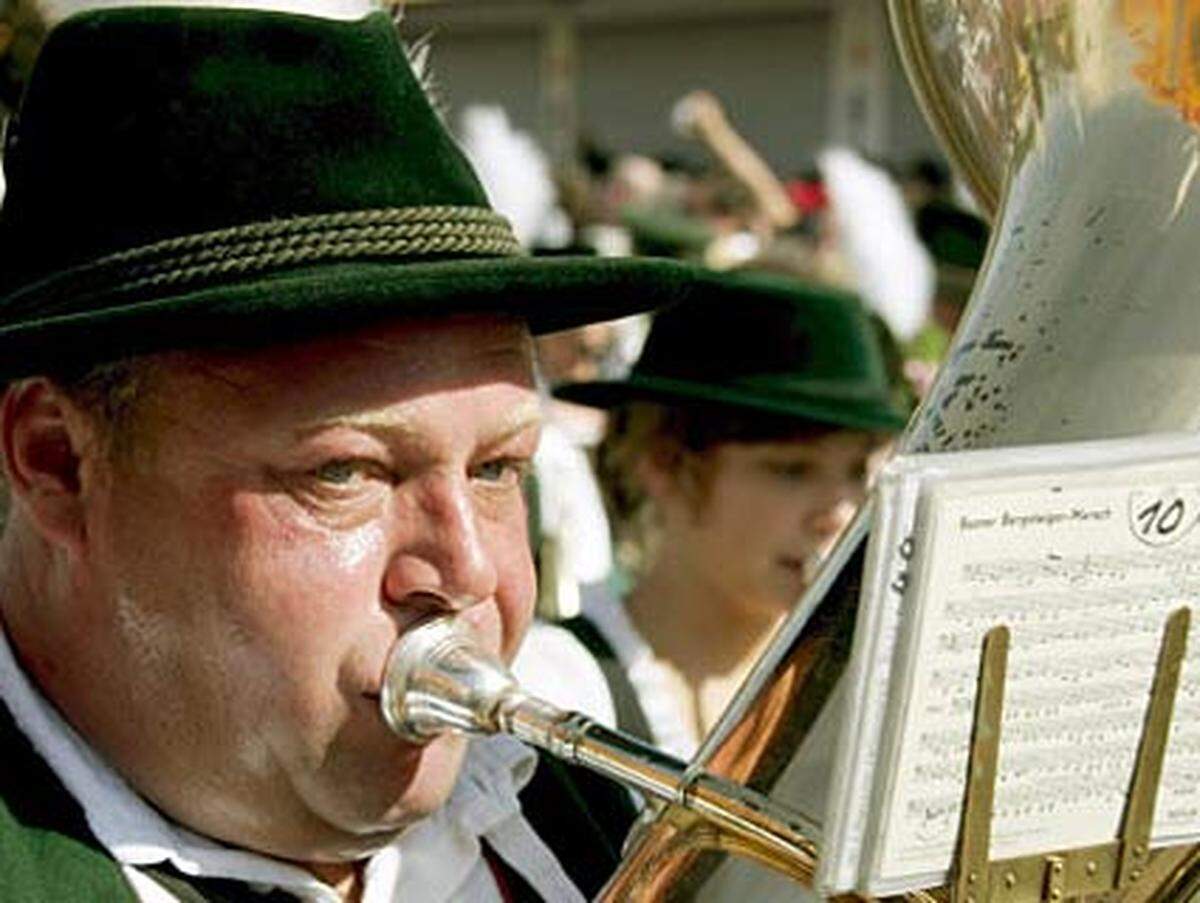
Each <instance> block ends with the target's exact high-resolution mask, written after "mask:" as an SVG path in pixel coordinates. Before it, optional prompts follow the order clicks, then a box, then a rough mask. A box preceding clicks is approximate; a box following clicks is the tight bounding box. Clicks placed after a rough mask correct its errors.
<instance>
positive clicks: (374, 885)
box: [0, 629, 583, 903]
mask: <svg viewBox="0 0 1200 903" xmlns="http://www.w3.org/2000/svg"><path fill="white" fill-rule="evenodd" d="M0 698H3V700H4V702H5V703H7V705H8V708H9V709H10V710H11V712H12V715H13V719H14V721H15V722H16V724H17V727H18V728H19V729H20V730H21V732H22V733H23V734H25V736H26V737H27V738H28V739H29V741H30V743H31V744H32V745H33V747H34V749H35V750H36V751H37V753H38V754H39V755H40V756H41V757H42V758H43V759H44V760H45V761H46V763H47V764H48V765H49V766H50V768H51V769H52V770H53V771H54V772H55V774H56V775H57V776H58V778H59V780H61V781H62V783H63V785H64V786H65V787H66V789H67V790H68V791H69V792H70V793H71V795H72V796H73V797H74V798H75V799H76V800H77V801H78V802H79V804H80V806H81V807H82V808H83V811H84V815H85V817H86V818H87V822H88V826H89V827H90V828H91V830H92V833H93V834H95V836H96V839H97V840H98V841H99V842H100V843H101V844H102V845H103V846H104V847H105V849H107V850H108V851H109V853H110V854H111V855H112V856H113V858H114V859H116V860H117V861H118V862H120V863H122V864H124V865H127V866H138V865H151V864H155V863H159V862H170V863H171V864H172V865H173V866H174V867H175V868H176V869H178V870H179V871H180V872H182V873H183V874H185V875H194V876H206V877H217V878H232V879H235V880H239V881H245V882H247V883H249V884H251V885H255V886H262V887H264V888H269V887H278V888H281V889H283V890H286V891H289V892H291V893H294V894H296V895H297V896H299V897H300V898H301V899H303V900H311V901H325V900H337V899H338V898H337V897H336V895H334V894H333V891H332V890H331V889H330V888H329V887H328V886H327V885H324V884H322V883H321V882H320V881H318V880H317V879H316V877H314V876H313V875H312V874H310V873H309V872H307V871H305V870H303V869H301V868H299V867H297V866H294V865H289V864H287V863H284V862H280V861H279V860H275V859H271V858H270V857H267V856H262V855H259V854H257V853H252V852H249V851H246V850H239V849H236V848H232V847H228V846H225V845H223V844H220V843H217V842H216V841H214V840H211V839H209V838H207V837H204V836H202V835H200V834H197V833H195V832H193V831H189V830H188V829H186V828H183V827H181V826H179V825H176V824H174V823H173V822H171V821H169V820H168V819H166V818H165V817H164V816H163V815H161V814H160V813H159V812H158V811H157V810H156V809H154V808H153V807H152V806H150V805H149V804H148V803H147V802H145V800H143V799H142V798H141V797H140V796H139V795H138V794H137V793H136V792H135V791H134V790H133V788H131V787H130V786H129V785H128V784H127V783H126V782H125V781H124V780H123V779H122V778H121V777H120V775H118V774H117V773H116V772H115V771H114V770H113V769H112V768H111V767H110V766H109V765H108V764H107V763H106V762H105V761H104V760H103V759H102V758H101V757H100V756H99V755H98V754H97V753H96V751H95V750H93V749H92V748H91V747H90V746H89V745H88V744H87V742H86V741H84V739H83V738H82V737H80V735H79V734H78V733H77V732H76V731H75V730H74V729H73V728H72V727H71V726H70V725H69V724H68V723H67V722H66V721H65V720H64V719H63V717H62V716H61V715H60V714H59V713H58V711H57V710H56V709H55V708H54V707H53V706H52V705H51V704H50V703H49V701H48V700H46V698H45V697H43V696H42V695H41V693H40V692H39V691H38V690H37V688H36V687H34V686H33V685H32V684H31V683H30V681H29V678H28V677H27V676H26V674H25V672H24V671H23V670H22V669H21V667H20V666H19V665H18V664H17V661H16V659H15V657H14V655H13V652H12V649H11V647H10V646H9V643H8V640H7V637H6V636H5V634H4V631H3V630H2V629H0ZM536 759H537V756H536V754H535V753H534V752H533V751H532V750H530V749H529V748H527V747H525V746H523V745H522V744H520V743H518V742H517V741H516V740H513V739H511V738H509V737H501V736H497V737H486V738H482V739H476V740H474V741H472V743H471V744H470V746H469V748H468V752H467V756H466V761H465V764H464V766H463V770H462V774H461V775H460V777H459V781H458V783H457V785H456V786H455V789H454V791H453V793H452V794H451V797H450V799H449V801H448V802H447V804H446V805H445V806H443V807H442V808H441V809H440V810H438V811H437V812H436V813H434V814H433V815H432V816H430V817H429V818H427V819H424V820H422V821H421V822H419V823H417V824H416V825H414V826H413V827H412V828H410V829H409V830H407V831H405V832H404V834H403V835H402V836H401V837H399V838H398V839H397V840H396V841H395V842H394V843H393V844H391V845H389V846H388V847H385V848H384V849H383V850H381V851H380V852H378V853H376V854H375V855H374V856H373V857H372V858H371V860H370V862H369V863H368V865H367V870H366V891H365V894H364V903H374V901H384V900H393V899H421V900H427V901H431V903H432V901H433V900H434V898H433V897H431V893H433V892H434V889H437V890H440V891H444V893H445V896H444V897H443V898H441V899H446V900H449V899H451V898H452V897H453V895H454V894H455V889H456V888H460V887H461V886H462V884H463V882H466V881H471V880H472V876H475V878H474V880H475V881H476V883H478V880H479V878H478V876H479V875H481V874H486V866H485V865H482V860H481V857H480V837H486V839H487V840H488V841H489V843H490V844H491V845H492V846H493V848H495V849H496V851H497V853H498V854H499V855H500V856H501V857H502V858H504V859H505V860H506V861H507V862H509V864H510V865H512V866H513V867H514V868H515V869H517V871H519V872H520V873H521V874H522V875H523V876H524V877H525V878H526V880H528V881H530V883H531V884H532V885H533V886H534V887H535V889H538V890H539V891H540V892H542V893H543V895H544V896H546V897H547V899H556V900H560V899H561V900H577V901H582V899H583V898H582V896H581V895H580V894H579V892H578V891H577V890H576V889H575V887H574V885H572V884H571V882H570V880H569V879H568V878H567V876H566V874H565V872H563V871H562V868H561V866H560V865H559V864H558V862H557V860H555V859H554V857H553V854H551V853H550V851H549V850H548V849H547V848H546V847H545V845H544V844H542V842H541V840H540V839H539V838H537V836H536V834H534V833H533V830H532V828H531V827H530V826H529V824H528V822H526V821H525V819H524V817H523V816H522V815H521V812H520V804H519V802H518V800H517V793H518V792H519V791H520V790H521V788H523V787H524V786H525V784H527V783H528V782H529V780H530V778H531V777H532V776H533V772H534V770H535V768H536V766H537V762H536ZM402 864H403V867H401V866H402ZM550 894H553V895H554V896H551V895H550Z"/></svg>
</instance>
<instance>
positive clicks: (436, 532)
mask: <svg viewBox="0 0 1200 903" xmlns="http://www.w3.org/2000/svg"><path fill="white" fill-rule="evenodd" d="M400 516H401V517H404V518H411V519H412V520H411V522H410V523H407V524H404V525H402V527H401V530H402V531H403V533H404V534H405V535H406V540H407V541H405V542H403V543H402V547H401V548H400V549H398V550H397V551H396V553H395V554H393V556H392V558H391V561H390V562H389V565H388V572H387V575H386V578H385V591H386V593H387V596H388V598H389V599H392V600H394V601H398V602H399V601H403V600H404V599H405V598H406V597H410V596H412V595H414V594H424V593H432V594H434V595H437V596H440V597H442V598H443V599H445V600H446V604H447V605H448V606H450V607H453V608H455V609H461V608H466V607H469V606H471V605H474V604H476V603H478V602H482V601H484V600H486V599H489V598H491V597H492V596H493V595H494V594H495V592H496V587H497V583H498V573H497V569H496V563H495V561H493V559H492V556H491V554H490V553H489V551H488V545H487V543H486V542H485V534H484V525H481V523H480V518H479V515H478V513H477V512H476V510H475V507H474V504H473V501H472V497H471V487H470V484H469V481H468V479H467V478H466V477H465V476H464V477H461V478H458V477H454V476H449V475H438V476H434V477H430V478H428V479H426V480H424V481H423V482H422V485H420V487H419V488H418V489H417V491H416V492H415V494H414V497H413V498H412V499H411V503H410V504H407V505H405V507H404V508H403V509H402V511H401V514H400Z"/></svg>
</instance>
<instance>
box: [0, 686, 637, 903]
mask: <svg viewBox="0 0 1200 903" xmlns="http://www.w3.org/2000/svg"><path fill="white" fill-rule="evenodd" d="M521 802H522V808H523V809H524V810H525V814H526V818H528V819H529V821H530V823H531V824H532V825H533V827H534V829H535V830H536V831H537V832H538V833H539V834H540V835H541V836H542V837H543V838H546V840H547V842H548V843H549V845H550V847H551V849H553V850H554V852H555V854H556V855H557V856H558V857H559V860H560V861H561V862H562V863H563V865H564V866H565V867H566V869H567V871H568V873H569V874H570V875H571V877H572V879H573V880H574V881H575V882H576V884H577V885H578V886H579V888H580V890H582V891H583V892H584V893H585V894H586V895H588V896H591V895H592V894H594V893H596V892H597V891H598V890H599V889H600V886H601V885H602V884H603V883H604V881H605V880H606V879H607V877H608V876H609V874H611V872H612V870H613V869H614V868H615V866H616V864H617V862H618V861H619V858H620V846H621V841H622V840H623V839H624V836H625V832H626V831H627V830H628V828H629V826H630V824H631V823H632V821H633V817H634V812H633V809H632V807H631V805H630V803H629V798H628V796H627V795H626V794H625V791H624V790H623V789H622V788H620V787H618V786H616V785H614V784H609V783H608V782H606V781H604V780H602V779H600V778H598V777H596V776H595V775H592V774H590V773H588V772H583V771H580V770H578V769H575V768H573V767H570V766H565V765H562V764H561V763H558V762H555V761H553V760H550V759H548V758H543V759H541V760H540V761H539V764H538V768H537V771H536V772H535V773H534V777H533V780H532V781H531V782H530V784H529V786H527V787H526V788H525V790H524V791H523V792H522V793H521ZM142 871H144V872H145V873H146V874H148V875H150V876H151V877H152V878H153V879H154V880H155V881H157V882H158V883H160V884H162V885H163V886H164V887H166V888H167V889H168V890H170V891H171V893H173V894H174V895H175V897H176V898H178V899H179V900H180V901H181V903H275V901H285V900H292V899H293V898H292V897H291V895H290V894H285V893H283V892H275V893H272V894H268V895H265V896H264V895H263V894H260V893H257V892H254V891H250V890H248V889H246V888H244V887H243V886H241V885H239V884H237V883H236V882H233V881H226V880H220V879H205V880H202V881H196V880H195V879H187V880H186V881H185V880H184V877H183V876H182V875H181V874H179V873H178V872H175V871H174V870H173V869H171V868H170V866H168V865H165V864H164V865H162V866H158V867H154V868H143V869H142ZM507 880H508V882H509V885H510V891H511V892H512V896H513V897H514V899H515V900H516V901H519V903H525V901H533V900H536V899H538V898H537V895H536V894H534V893H533V891H532V890H530V889H528V888H527V887H525V886H524V883H523V881H522V880H521V878H520V877H519V876H518V875H517V874H516V873H515V872H512V873H511V874H508V875H507ZM0 900H2V901H4V903H75V901H80V903H83V901H86V903H138V901H137V896H136V895H135V894H134V891H133V889H132V888H131V887H130V886H129V883H128V881H127V880H126V879H125V876H124V873H123V872H122V871H121V867H120V865H118V864H117V862H115V861H114V860H113V859H112V857H111V856H110V855H109V854H108V852H107V851H106V850H104V848H103V847H102V846H101V844H100V842H99V841H98V840H97V839H96V837H95V836H94V835H93V834H92V832H91V829H90V828H89V827H88V824H87V819H86V818H85V817H84V814H83V809H82V808H81V807H80V806H79V804H78V803H77V802H76V801H75V798H74V797H72V796H71V794H70V792H69V791H67V789H66V788H65V787H63V785H62V783H61V782H60V781H59V780H58V778H57V776H55V774H54V773H53V771H51V770H50V767H49V766H48V765H47V764H46V763H45V762H44V761H43V760H42V758H41V757H40V756H39V755H38V754H37V753H36V752H35V751H34V749H33V747H32V746H31V745H30V743H29V741H28V740H27V739H26V738H25V735H24V734H22V733H21V731H20V730H19V729H18V728H17V726H16V724H14V723H13V720H12V716H11V715H10V713H9V711H8V708H7V707H6V706H5V705H4V704H3V703H0Z"/></svg>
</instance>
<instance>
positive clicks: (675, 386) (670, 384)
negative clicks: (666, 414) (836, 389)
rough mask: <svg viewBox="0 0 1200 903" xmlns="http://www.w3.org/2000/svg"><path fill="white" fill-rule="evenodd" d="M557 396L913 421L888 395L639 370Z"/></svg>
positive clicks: (843, 423) (868, 426)
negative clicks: (806, 390) (838, 394)
mask: <svg viewBox="0 0 1200 903" xmlns="http://www.w3.org/2000/svg"><path fill="white" fill-rule="evenodd" d="M554 395H555V397H557V398H561V399H563V400H564V401H573V402H575V403H576V404H583V405H588V406H589V407H595V408H604V409H608V408H614V407H616V406H618V405H621V404H626V403H628V402H633V401H649V402H654V403H656V404H667V405H680V404H703V405H706V406H712V407H717V408H737V409H742V410H753V411H759V412H762V413H764V414H773V415H782V416H785V417H794V418H796V420H798V421H804V422H806V423H818V424H827V425H830V426H835V427H844V428H846V429H855V430H866V431H868V432H885V433H896V432H900V431H901V430H903V429H904V427H905V425H906V423H907V419H906V418H905V417H904V416H903V415H901V414H900V413H899V412H898V411H897V410H896V409H895V408H894V407H893V406H892V405H891V404H889V403H888V402H887V401H886V400H883V399H876V398H868V399H864V398H851V397H847V398H837V399H831V398H828V397H821V396H818V395H805V394H803V393H801V392H794V391H789V392H787V393H786V394H784V393H778V394H776V393H768V392H764V391H759V390H754V389H749V388H745V387H740V386H736V385H718V384H713V383H702V382H692V381H685V380H677V379H664V378H661V377H654V376H641V375H638V374H636V373H635V374H632V375H630V377H629V378H628V379H625V380H595V381H592V382H579V383H566V384H564V385H561V386H558V387H557V388H555V389H554Z"/></svg>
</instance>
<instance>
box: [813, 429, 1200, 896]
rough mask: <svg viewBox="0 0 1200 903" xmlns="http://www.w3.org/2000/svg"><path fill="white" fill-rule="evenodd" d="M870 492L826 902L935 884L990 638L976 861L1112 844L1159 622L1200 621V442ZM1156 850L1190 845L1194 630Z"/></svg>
mask: <svg viewBox="0 0 1200 903" xmlns="http://www.w3.org/2000/svg"><path fill="white" fill-rule="evenodd" d="M876 492H877V498H876V510H877V512H878V513H879V517H878V519H877V522H876V528H875V532H873V534H872V537H871V548H870V549H869V551H868V564H867V573H866V574H865V575H864V588H863V597H862V602H861V605H860V613H859V623H858V626H857V632H856V635H855V648H854V653H853V656H852V659H851V664H850V668H849V670H848V675H847V678H846V679H847V680H848V681H849V682H850V686H849V687H847V688H846V691H847V694H848V696H849V698H850V699H852V700H853V701H854V704H853V705H852V706H851V707H850V708H849V709H848V710H847V715H846V722H847V723H845V724H843V728H842V736H841V741H840V746H839V753H838V756H837V757H836V759H835V773H834V779H833V785H832V786H833V789H832V792H831V809H830V812H829V813H827V819H826V822H827V825H826V841H827V844H826V848H825V849H823V851H822V859H823V862H822V874H821V876H820V878H819V880H820V881H821V882H822V886H823V887H824V889H825V890H827V891H834V890H837V891H846V890H859V891H866V892H869V893H874V894H883V893H893V892H897V891H899V890H903V889H912V888H917V887H929V886H932V885H935V884H939V883H943V882H944V880H945V878H946V873H947V871H948V869H949V867H950V865H951V861H952V858H953V854H954V849H955V841H956V837H957V833H958V828H959V823H960V818H961V807H962V800H963V789H964V782H965V776H966V768H967V756H968V750H969V742H970V735H971V726H972V718H973V709H974V701H975V692H976V684H977V680H978V668H979V656H980V647H981V643H982V638H983V635H984V634H985V633H986V632H987V631H988V630H989V629H990V628H992V627H994V626H996V625H998V624H1005V625H1007V626H1008V627H1009V629H1010V631H1011V644H1010V652H1009V664H1008V675H1007V680H1006V685H1005V702H1004V717H1003V727H1002V732H1001V742H1000V759H999V768H998V774H997V782H996V790H995V809H994V812H993V822H992V842H991V852H992V856H993V858H995V859H1006V858H1010V857H1014V856H1024V855H1028V854H1032V853H1037V852H1044V851H1051V850H1057V849H1066V848H1073V847H1079V846H1086V845H1090V844H1096V843H1103V842H1105V841H1109V840H1112V839H1113V838H1114V837H1115V836H1116V835H1117V833H1118V830H1119V826H1120V819H1121V813H1122V810H1123V806H1124V803H1125V796H1126V793H1127V791H1128V788H1129V780H1130V776H1131V773H1132V768H1133V762H1134V758H1135V755H1136V751H1137V750H1136V748H1137V743H1138V738H1139V737H1140V735H1141V730H1142V724H1143V719H1144V717H1145V711H1146V705H1147V702H1148V700H1149V692H1150V686H1151V682H1152V678H1153V673H1154V665H1155V660H1156V656H1157V652H1158V646H1159V643H1160V642H1161V638H1162V632H1163V627H1164V624H1165V621H1166V618H1167V615H1168V614H1169V613H1170V612H1171V611H1173V610H1174V609H1176V608H1178V607H1179V606H1181V605H1192V606H1197V607H1200V529H1195V527H1196V524H1197V523H1200V440H1197V439H1196V438H1193V437H1190V436H1187V437H1181V436H1160V437H1140V438H1138V439H1137V440H1120V441H1112V442H1094V443H1078V444H1072V445H1062V446H1043V447H1039V448H1022V449H1004V450H994V451H975V452H964V453H957V454H947V455H929V456H913V457H909V458H903V457H902V458H899V459H897V460H896V461H894V462H892V463H891V464H889V466H888V467H887V469H886V470H885V473H884V474H883V475H882V477H881V479H880V480H879V483H878V487H877V490H876ZM1153 840H1154V843H1155V844H1166V843H1183V842H1196V841H1200V637H1195V638H1193V642H1192V643H1191V644H1190V646H1189V652H1188V655H1187V658H1186V661H1185V665H1184V670H1183V676H1182V681H1181V684H1180V689H1179V694H1178V697H1177V701H1176V707H1175V714H1174V719H1173V723H1172V729H1171V733H1170V740H1169V744H1168V748H1167V757H1166V762H1165V766H1164V772H1163V778H1162V781H1161V784H1160V793H1159V802H1158V807H1157V809H1156V817H1155V823H1154V834H1153Z"/></svg>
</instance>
